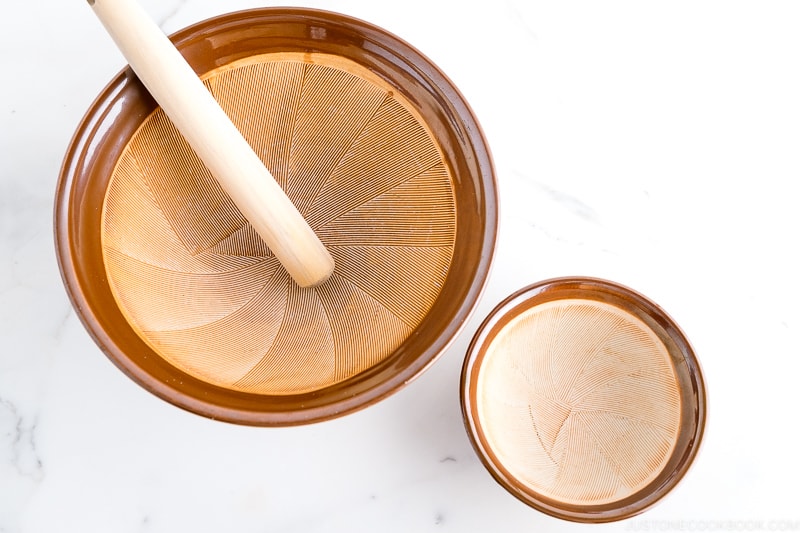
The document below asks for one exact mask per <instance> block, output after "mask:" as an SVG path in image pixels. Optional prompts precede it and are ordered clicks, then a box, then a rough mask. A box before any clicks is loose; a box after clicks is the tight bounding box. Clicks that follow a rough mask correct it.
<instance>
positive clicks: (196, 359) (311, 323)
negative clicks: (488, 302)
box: [102, 53, 456, 394]
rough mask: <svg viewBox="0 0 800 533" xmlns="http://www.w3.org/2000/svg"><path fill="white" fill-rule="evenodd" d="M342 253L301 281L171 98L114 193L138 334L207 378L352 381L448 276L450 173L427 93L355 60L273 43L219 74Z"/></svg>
mask: <svg viewBox="0 0 800 533" xmlns="http://www.w3.org/2000/svg"><path fill="white" fill-rule="evenodd" d="M204 81H205V83H206V85H207V87H208V88H209V90H210V91H211V93H212V94H213V95H214V96H215V98H216V99H217V100H218V102H219V103H220V104H221V106H222V107H223V109H225V111H226V112H227V113H228V115H229V116H230V117H231V118H232V120H233V121H234V124H235V125H236V126H237V127H238V128H239V130H240V131H241V132H242V133H243V135H244V136H245V138H246V139H247V140H248V141H249V143H250V144H251V146H253V147H254V149H255V150H256V153H257V154H258V155H259V156H260V157H261V158H262V160H263V161H264V163H265V165H266V166H267V168H268V169H270V171H271V172H272V174H273V175H274V176H275V178H276V180H277V181H278V183H279V184H280V185H281V186H282V188H283V189H284V190H285V191H286V193H287V195H288V196H289V197H290V199H291V200H292V201H293V203H294V204H295V205H296V206H297V207H298V209H299V210H300V212H301V213H302V214H303V215H304V217H305V218H306V220H308V221H309V223H310V225H311V227H312V228H313V229H314V230H315V232H316V233H317V234H318V235H319V237H320V238H321V240H322V241H323V242H324V243H325V245H326V247H327V248H328V249H329V250H330V252H331V254H332V255H333V257H334V259H335V261H336V269H335V271H334V274H333V277H332V278H331V279H330V280H328V281H327V282H326V283H324V284H322V285H321V286H319V287H317V288H310V289H302V288H300V287H298V286H297V285H296V284H295V283H293V282H292V281H291V279H290V278H289V276H288V275H287V273H286V272H285V270H284V269H283V268H282V267H281V266H280V264H279V263H278V261H277V260H276V259H275V257H274V256H273V255H272V254H271V253H270V251H269V250H268V249H267V248H266V246H265V245H264V243H263V242H262V241H261V239H260V238H259V237H258V235H257V234H256V233H255V232H254V231H253V229H252V227H251V226H250V225H249V224H247V222H246V221H245V220H244V218H243V217H242V215H241V213H240V212H239V211H238V209H236V207H235V206H234V205H233V204H232V203H231V201H230V199H229V198H228V197H227V196H226V195H225V193H224V192H223V191H222V190H221V188H220V187H219V185H218V184H217V183H216V182H215V181H214V179H213V177H212V176H211V175H210V174H209V172H208V171H207V169H206V168H205V166H204V165H203V164H202V163H201V162H200V161H199V160H198V159H197V157H196V156H195V154H194V153H193V152H192V151H191V149H190V148H189V147H188V145H187V144H186V142H185V141H184V140H183V139H182V138H181V136H180V135H179V134H178V133H177V131H176V130H175V128H174V126H173V125H172V123H171V122H170V121H169V119H168V118H167V117H166V116H165V114H164V113H163V111H162V110H160V109H159V110H157V111H156V112H155V113H153V114H152V115H151V116H150V117H149V118H148V119H147V120H145V121H144V123H143V124H142V125H141V127H140V128H139V130H138V131H137V132H136V133H135V135H134V136H133V137H132V139H131V140H130V142H129V143H128V145H127V146H126V147H125V149H124V151H123V153H122V156H121V157H120V159H119V162H118V165H117V166H116V168H115V170H114V172H113V174H112V177H111V181H110V185H109V187H108V193H107V196H106V199H105V203H104V214H103V232H102V245H103V254H104V260H105V265H106V271H107V273H108V279H109V283H110V285H111V288H112V291H113V293H114V296H115V298H116V300H117V302H118V303H119V306H120V308H121V309H122V311H123V313H124V314H125V316H126V317H127V319H128V321H129V322H130V323H131V324H132V325H133V327H134V329H136V331H137V332H138V334H139V335H140V336H141V337H142V338H143V339H144V340H145V341H146V342H147V343H148V344H149V345H150V346H151V347H152V348H153V350H154V351H156V352H157V353H158V354H160V355H161V356H162V357H164V358H165V359H167V360H168V361H169V362H171V363H172V364H174V365H175V366H177V367H178V368H181V369H182V370H184V371H185V372H187V373H188V374H191V375H193V376H195V377H197V378H198V379H201V380H204V381H207V382H209V383H212V384H214V385H217V386H220V387H226V388H231V389H235V390H241V391H247V392H254V393H262V394H296V393H303V392H308V391H313V390H316V389H319V388H323V387H327V386H330V385H332V384H335V383H338V382H341V381H343V380H345V379H347V378H349V377H351V376H353V375H355V374H358V373H360V372H362V371H364V370H366V369H368V368H370V367H372V366H373V365H375V364H377V363H379V362H381V361H382V360H384V359H385V358H386V357H388V356H389V355H390V354H391V353H392V352H393V351H394V350H395V349H396V348H397V347H398V346H400V344H402V342H403V341H405V340H406V339H407V338H408V336H409V335H410V334H411V333H412V332H413V331H414V329H415V328H416V327H417V325H418V324H419V323H420V322H421V321H422V320H423V319H424V317H425V315H426V313H427V312H428V311H429V309H430V307H431V305H432V304H433V302H434V301H435V300H436V298H437V296H438V294H439V291H440V289H441V287H442V285H443V283H444V279H445V277H446V276H447V272H448V269H449V267H450V262H451V259H452V254H453V245H454V242H455V233H456V212H455V203H454V194H453V184H452V178H451V173H450V169H449V167H448V166H447V164H446V162H445V161H444V158H443V156H442V153H441V151H440V150H439V148H438V146H437V143H436V139H435V138H434V136H433V134H432V133H431V132H430V130H429V129H428V128H427V126H426V125H425V123H424V122H423V121H422V120H421V119H420V117H419V116H418V114H417V113H416V112H415V110H414V108H413V106H412V105H411V104H410V103H409V102H407V101H406V100H405V99H404V98H403V97H402V96H401V95H399V94H397V93H395V92H394V91H392V89H391V87H389V86H388V85H387V84H386V83H385V82H383V81H382V80H381V79H380V78H378V77H377V76H375V75H374V74H372V73H371V72H370V71H368V70H367V69H365V68H363V67H360V66H359V65H357V64H356V63H354V62H352V61H349V60H346V59H343V58H341V57H337V56H334V55H329V54H308V53H306V54H300V53H276V54H262V55H258V56H253V57H249V58H246V59H242V60H239V61H236V62H233V63H231V64H228V65H226V66H224V67H220V68H218V69H216V70H214V71H212V72H210V73H208V74H206V75H205V76H204Z"/></svg>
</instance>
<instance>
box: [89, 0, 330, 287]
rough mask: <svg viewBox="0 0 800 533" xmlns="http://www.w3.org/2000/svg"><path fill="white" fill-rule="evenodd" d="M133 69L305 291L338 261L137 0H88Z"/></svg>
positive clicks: (326, 275)
mask: <svg viewBox="0 0 800 533" xmlns="http://www.w3.org/2000/svg"><path fill="white" fill-rule="evenodd" d="M88 2H89V5H90V6H91V7H92V9H93V10H94V12H95V14H96V15H97V17H98V18H99V19H100V21H101V22H102V23H103V25H104V26H105V28H106V30H107V31H108V33H109V35H111V37H112V38H113V39H114V41H115V42H116V44H117V47H118V48H119V50H120V51H121V52H122V54H123V55H124V56H125V59H126V60H127V61H128V63H129V64H130V66H131V68H132V69H133V71H134V72H135V73H136V75H137V76H138V77H139V79H141V81H142V83H143V84H144V86H145V87H146V88H147V90H148V91H149V92H150V94H152V96H153V98H155V100H156V102H158V104H159V105H160V106H161V107H162V109H164V112H165V113H166V114H167V116H168V117H169V118H170V120H172V122H173V123H174V124H175V127H176V128H177V129H178V131H179V132H180V133H181V135H183V137H184V138H185V139H186V140H187V142H188V143H189V145H190V146H191V147H192V149H193V150H194V151H195V153H196V154H197V155H198V157H199V158H200V159H201V160H202V161H203V163H205V165H206V167H208V169H209V170H210V171H211V174H212V175H213V176H214V178H215V179H216V180H217V181H218V182H219V183H220V185H221V186H222V188H223V189H224V190H225V192H226V193H227V194H228V196H230V198H231V200H233V203H234V204H235V205H236V206H237V207H238V208H239V210H240V211H241V212H242V214H243V215H244V217H245V218H246V219H247V220H248V222H250V224H251V225H252V226H253V228H254V229H255V230H256V232H257V233H258V234H259V235H260V236H261V238H262V239H264V242H265V243H266V244H267V246H268V247H269V249H270V250H272V253H273V254H275V257H276V258H277V259H278V260H279V261H280V262H281V264H282V265H283V267H284V268H285V269H286V271H287V272H288V273H289V274H290V275H291V276H292V278H293V279H294V280H295V282H296V283H297V284H298V285H300V286H301V287H312V286H315V285H318V284H320V283H322V282H324V281H325V280H326V279H328V277H329V276H330V275H331V273H332V272H333V268H334V262H333V258H332V257H331V255H330V254H329V253H328V251H327V250H326V249H325V246H324V245H323V244H322V242H321V241H320V240H319V238H318V237H317V235H316V234H315V233H314V230H312V229H311V227H310V226H309V225H308V223H307V222H306V221H305V219H304V218H303V216H302V215H301V214H300V212H299V211H298V210H297V208H296V207H295V206H294V205H293V204H292V202H291V200H289V198H288V197H287V196H286V194H285V193H284V192H283V190H282V189H281V187H280V186H279V185H278V183H277V182H276V181H275V178H273V176H272V174H270V172H269V170H267V168H266V167H265V166H264V164H263V163H262V161H261V159H260V158H259V157H258V155H256V153H255V152H254V151H253V149H252V148H251V147H250V145H249V144H248V143H247V141H246V140H245V139H244V137H242V134H241V133H240V132H239V130H238V129H237V128H236V126H234V125H233V123H232V122H231V121H230V119H229V118H228V116H227V115H226V114H225V112H224V111H223V110H222V108H221V107H220V106H219V104H217V101H216V100H215V99H214V97H213V96H212V95H211V93H210V92H209V91H208V90H207V89H206V87H205V86H204V85H203V83H202V82H201V81H200V79H199V78H198V77H197V75H196V74H195V72H194V71H193V70H192V68H191V67H190V66H189V64H188V63H187V62H186V60H185V59H184V58H183V56H182V55H181V54H180V52H178V50H177V49H176V48H175V47H174V46H173V44H172V42H170V40H169V39H168V38H167V36H166V35H165V34H164V33H163V32H162V31H161V29H160V28H159V27H158V26H157V25H156V24H155V22H153V20H152V19H151V18H150V17H149V16H148V14H147V13H146V12H145V11H144V9H143V8H142V7H141V6H140V5H138V4H137V2H136V0H88Z"/></svg>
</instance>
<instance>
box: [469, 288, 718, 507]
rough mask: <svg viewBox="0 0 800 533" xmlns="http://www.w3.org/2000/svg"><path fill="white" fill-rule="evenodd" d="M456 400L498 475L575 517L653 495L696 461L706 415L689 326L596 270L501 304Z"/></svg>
mask: <svg viewBox="0 0 800 533" xmlns="http://www.w3.org/2000/svg"><path fill="white" fill-rule="evenodd" d="M461 401H462V408H463V414H464V421H465V424H466V427H467V431H468V433H469V436H470V438H471V440H472V444H473V446H474V448H475V450H476V452H477V454H478V456H479V457H480V459H481V461H482V462H483V464H484V465H485V466H486V468H487V470H488V471H489V472H490V473H491V475H492V476H493V477H494V478H495V480H496V481H497V482H498V483H500V485H502V486H503V487H504V488H505V489H506V490H508V491H509V492H510V493H511V494H513V495H514V496H516V497H517V498H519V499H520V500H522V501H523V502H525V503H526V504H528V505H530V506H532V507H534V508H536V509H539V510H540V511H543V512H545V513H547V514H550V515H553V516H556V517H558V518H562V519H566V520H572V521H577V522H610V521H613V520H620V519H623V518H628V517H631V516H634V515H636V514H638V513H641V512H642V511H644V510H645V509H647V508H649V507H650V506H652V505H653V504H655V503H656V502H657V501H659V500H660V499H661V498H662V497H664V496H665V495H666V494H667V493H668V492H669V491H670V490H672V489H673V488H674V487H675V485H676V484H677V483H678V481H680V479H681V478H682V477H683V476H684V474H685V473H686V471H687V470H688V469H689V466H690V465H691V464H692V462H693V460H694V458H695V456H696V454H697V451H698V448H699V446H700V442H701V440H702V436H703V431H704V428H705V420H706V389H705V384H704V382H703V375H702V372H701V370H700V366H699V364H698V361H697V359H696V358H695V355H694V351H693V350H692V348H691V346H690V344H689V342H688V341H687V339H686V337H685V335H684V334H683V332H682V331H681V330H680V329H679V328H678V326H677V325H676V324H675V322H674V321H673V320H672V319H671V318H670V317H669V316H668V315H667V314H666V313H665V312H664V311H663V310H662V309H661V308H660V307H658V306H657V305H656V304H654V303H653V302H652V301H650V300H649V299H647V298H646V297H644V296H643V295H641V294H639V293H637V292H635V291H633V290H631V289H629V288H627V287H624V286H621V285H619V284H617V283H613V282H609V281H605V280H600V279H593V278H560V279H554V280H547V281H543V282H540V283H536V284H533V285H531V286H529V287H527V288H525V289H522V290H520V291H519V292H517V293H515V294H513V295H511V296H509V297H508V298H507V299H506V300H505V301H503V302H501V303H500V304H499V305H498V306H497V307H496V308H495V310H494V311H493V312H492V313H491V314H490V315H489V317H488V318H487V319H486V320H485V321H484V323H483V324H482V325H481V327H480V328H479V330H478V332H477V333H476V335H475V337H474V338H473V341H472V344H471V345H470V348H469V350H468V353H467V357H466V359H465V363H464V367H463V373H462V382H461Z"/></svg>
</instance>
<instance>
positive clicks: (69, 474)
mask: <svg viewBox="0 0 800 533" xmlns="http://www.w3.org/2000/svg"><path fill="white" fill-rule="evenodd" d="M144 5H145V7H146V8H147V9H148V10H149V12H150V13H151V14H152V15H153V17H154V18H156V19H157V20H159V22H160V23H161V25H162V27H163V29H164V30H165V31H167V32H172V31H175V30H177V29H180V28H182V27H184V26H186V25H188V24H190V23H193V22H196V21H199V20H201V19H205V18H208V17H211V16H214V15H218V14H221V13H223V12H226V11H233V10H238V9H242V8H248V7H256V6H259V5H261V4H259V3H257V2H256V1H254V0H230V1H226V2H213V1H211V0H144ZM305 5H307V6H310V7H318V8H324V9H328V10H333V11H339V12H343V13H347V14H350V15H353V16H356V17H359V18H362V19H366V20H368V21H370V22H373V23H375V24H378V25H380V26H383V27H385V28H387V29H389V30H390V31H392V32H394V33H395V34H397V35H399V36H401V37H403V38H404V39H406V40H408V41H409V42H411V43H413V44H414V45H415V46H416V47H418V48H419V49H420V50H422V51H423V52H424V53H425V54H426V55H428V56H429V57H430V58H432V59H433V61H434V62H436V63H437V64H438V65H439V66H440V67H441V68H442V69H443V70H444V71H445V72H446V73H447V74H448V75H449V76H450V77H451V78H452V79H453V81H454V82H455V83H456V85H457V86H458V87H459V88H460V89H461V90H462V92H463V93H464V95H465V96H466V98H467V99H468V101H469V102H470V103H471V105H472V106H473V108H474V110H475V113H476V114H477V116H478V118H479V120H480V121H481V123H482V125H483V127H484V130H485V133H486V136H487V139H488V141H489V144H490V145H491V147H492V150H493V152H494V158H495V164H496V169H497V173H498V179H499V186H500V194H501V196H502V212H501V213H502V214H501V234H500V239H499V248H498V252H497V256H496V261H495V267H494V272H493V275H492V278H491V280H490V282H489V286H488V289H487V292H486V294H485V297H484V299H483V301H482V303H481V305H480V306H479V307H478V309H477V311H476V314H475V316H474V318H473V320H472V321H471V322H470V324H469V325H468V327H467V328H466V331H465V332H464V333H463V334H462V335H461V336H460V337H459V338H458V339H457V341H456V342H455V344H454V345H453V346H452V348H451V349H450V350H449V351H448V352H447V353H445V354H444V355H443V356H442V357H441V359H440V360H439V361H438V362H437V364H436V365H435V366H434V367H433V368H432V369H431V370H430V371H428V372H427V373H426V374H424V375H423V376H422V377H421V378H420V379H418V380H417V381H415V382H414V383H412V384H411V385H410V386H408V387H407V388H406V389H404V390H402V391H401V392H399V393H398V394H396V395H394V396H392V397H391V398H389V399H388V400H386V401H384V402H382V403H380V404H378V405H376V406H374V407H372V408H369V409H367V410H364V411H361V412H359V413H356V414H353V415H350V416H347V417H345V418H342V419H338V420H335V421H331V422H326V423H322V424H317V425H313V426H306V427H299V428H291V429H263V428H249V427H238V426H232V425H228V424H224V423H219V422H213V421H210V420H206V419H204V418H201V417H199V416H196V415H193V414H189V413H186V412H183V411H181V410H179V409H177V408H174V407H172V406H171V405H169V404H167V403H165V402H163V401H161V400H159V399H157V398H155V397H153V396H151V395H150V394H148V393H146V392H144V391H143V390H142V389H140V388H139V387H138V386H137V385H135V384H134V383H132V382H131V381H130V380H128V379H127V378H126V377H124V376H123V375H122V374H121V373H120V372H119V371H118V370H117V369H116V368H115V367H114V366H113V365H112V364H111V363H110V362H109V361H108V360H107V359H106V358H105V357H104V356H103V355H102V353H101V352H100V350H99V349H98V348H97V347H96V346H95V345H94V344H93V342H92V341H91V340H90V338H89V336H88V335H87V333H86V332H85V331H84V330H83V328H82V326H81V324H80V323H79V321H78V319H77V318H76V316H75V313H74V312H72V311H71V308H70V304H69V302H68V300H67V297H66V294H65V291H64V290H63V287H62V284H61V279H60V276H59V272H58V269H57V266H56V262H55V255H54V249H53V239H52V203H53V196H54V191H55V185H56V180H57V176H58V170H59V165H60V163H61V158H62V156H63V154H64V152H65V150H66V147H67V144H68V142H69V140H70V136H71V135H72V132H73V131H74V129H75V127H76V126H77V124H78V121H79V120H80V118H81V116H82V115H83V113H84V112H85V110H86V109H87V108H88V106H89V104H90V103H91V101H92V100H93V99H94V97H95V95H96V94H97V93H98V92H99V91H100V89H101V88H102V87H103V86H104V85H105V84H106V82H107V81H108V80H110V79H111V77H112V76H113V75H114V74H115V73H116V72H117V71H118V70H119V69H120V68H122V66H123V61H122V59H121V57H120V56H119V54H118V53H117V52H116V51H115V50H114V49H113V46H112V44H111V41H110V40H109V39H108V38H107V37H106V36H105V34H104V33H103V30H102V27H101V26H100V24H99V23H98V22H97V20H96V19H95V18H94V15H93V14H92V12H91V10H90V9H89V8H88V6H87V5H86V4H85V2H83V1H80V0H71V1H65V0H42V1H39V2H4V3H3V5H2V7H0V65H2V84H0V121H1V122H0V298H2V306H0V341H2V342H0V531H2V532H4V533H18V532H20V533H33V532H73V531H74V532H81V533H85V532H112V531H113V532H133V531H158V532H177V531H194V532H205V531H209V532H210V531H223V530H224V531H237V532H243V533H244V532H291V531H303V532H322V531H347V532H362V531H363V532H366V531H382V532H394V531H454V532H485V531H504V532H530V531H540V530H546V531H551V530H577V529H584V530H585V529H590V528H591V529H597V530H604V531H605V530H615V531H616V530H625V531H644V530H649V531H677V530H683V531H692V530H696V531H700V530H706V531H745V530H747V531H760V530H764V531H766V530H783V531H797V530H800V508H799V507H798V503H797V502H798V496H800V491H798V489H797V481H798V479H800V464H799V463H798V459H797V452H796V449H797V443H796V440H797V439H796V436H797V434H798V432H797V425H798V416H797V412H798V407H800V405H799V404H800V400H798V393H797V389H798V387H797V375H798V373H800V349H798V342H797V340H798V337H800V312H798V306H797V303H796V302H797V301H798V300H800V288H798V287H799V284H798V283H797V280H796V277H797V275H798V272H800V261H799V260H798V258H797V252H798V245H799V243H798V230H800V215H798V209H797V205H796V204H797V202H798V194H797V183H798V181H800V31H798V28H799V27H800V4H798V3H796V2H758V1H753V2H737V1H719V2H706V1H674V2H658V3H651V2H640V1H630V2H595V1H588V2H572V1H568V2H548V3H544V2H537V1H529V0H497V1H492V2H481V3H471V2H455V1H451V2H444V1H436V0H408V1H406V2H402V3H398V4H394V3H383V2H375V1H366V0H327V1H324V0H310V1H309V2H307V3H306V4H305ZM572 274H581V275H590V276H598V277H604V278H608V279H612V280H615V281H618V282H621V283H624V284H626V285H629V286H631V287H633V288H635V289H637V290H639V291H641V292H643V293H645V294H646V295H648V296H650V297H651V298H652V299H654V300H656V301H657V302H659V303H660V304H661V305H662V306H663V307H664V308H665V309H666V310H667V311H668V312H669V313H670V314H671V315H672V316H673V317H674V318H675V319H676V320H677V321H678V323H679V324H680V325H681V326H682V327H683V329H684V330H685V331H686V333H687V334H688V336H689V337H690V339H691V341H692V342H693V344H694V346H695V348H696V350H697V353H698V355H699V357H700V359H701V362H702V364H703V367H704V370H705V373H706V378H707V382H708V386H709V391H710V400H711V412H710V424H709V426H708V431H707V433H706V441H705V444H704V447H703V449H702V452H701V454H700V456H699V458H698V460H697V462H696V463H695V465H694V467H693V468H692V470H691V471H690V473H689V475H688V476H687V477H686V478H685V479H684V480H683V482H682V483H681V484H680V485H679V486H678V487H677V489H676V490H675V491H673V492H672V493H671V494H670V495H669V496H668V497H667V498H666V499H665V500H664V501H663V502H662V503H660V504H659V505H658V506H657V507H655V508H654V509H652V510H651V511H649V512H647V513H646V514H644V515H642V516H640V517H638V518H634V519H632V520H629V521H624V522H619V523H616V524H610V525H604V526H581V525H575V524H570V523H566V522H562V521H559V520H556V519H553V518H549V517H547V516H545V515H543V514H541V513H539V512H537V511H534V510H532V509H529V508H527V507H525V506H524V505H523V504H521V503H519V502H517V501H516V500H515V499H514V498H512V497H511V496H509V495H508V494H507V493H506V492H504V491H503V489H501V488H500V487H499V486H498V485H496V484H495V483H494V481H493V480H492V479H491V478H490V476H489V475H488V473H486V472H485V471H484V470H483V468H482V467H481V465H480V463H479V462H478V460H477V459H476V457H475V455H474V454H473V452H472V449H471V447H470V445H469V442H468V439H467V436H466V433H465V431H464V430H463V426H462V423H461V418H460V411H459V405H458V378H459V371H460V366H461V362H462V358H463V353H464V350H465V348H466V345H467V343H468V341H469V338H470V337H471V335H472V333H473V332H474V331H475V329H476V328H477V325H478V323H479V322H480V320H481V319H482V318H483V317H484V316H485V315H486V314H487V313H488V312H489V311H490V310H491V309H492V307H494V305H495V304H496V303H497V302H499V301H500V300H502V299H503V298H504V297H505V296H506V295H507V294H508V293H510V292H512V291H514V290H516V289H518V288H521V287H522V286H524V285H526V284H528V283H531V282H533V281H536V280H540V279H544V278H549V277H553V276H562V275H572Z"/></svg>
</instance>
